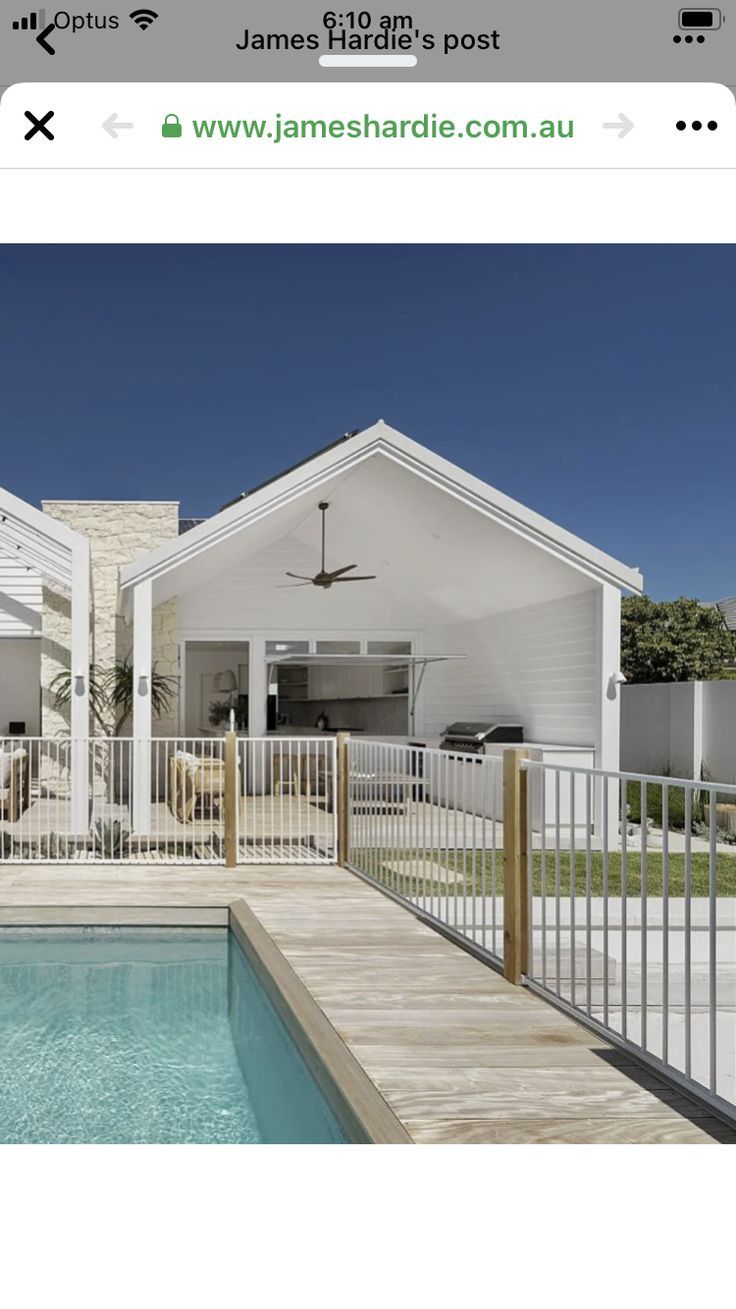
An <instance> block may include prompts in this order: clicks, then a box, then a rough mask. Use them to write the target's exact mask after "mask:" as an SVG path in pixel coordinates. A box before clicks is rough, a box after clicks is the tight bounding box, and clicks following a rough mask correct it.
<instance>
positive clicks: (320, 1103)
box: [0, 927, 346, 1144]
mask: <svg viewBox="0 0 736 1309" xmlns="http://www.w3.org/2000/svg"><path fill="white" fill-rule="evenodd" d="M345 1140H346V1137H345V1135H344V1133H343V1131H342V1129H341V1127H340V1124H339V1123H338V1121H337V1119H336V1118H335V1116H334V1114H333V1113H332V1111H331V1109H330V1107H329V1105H328V1104H327V1101H326V1100H325V1098H324V1096H323V1095H322V1093H321V1091H320V1089H319V1087H318V1086H317V1084H316V1082H315V1081H314V1079H313V1077H312V1075H311V1073H310V1071H309V1069H308V1067H307V1065H306V1064H305V1062H304V1060H303V1059H302V1057H301V1055H300V1053H299V1051H298V1050H297V1048H296V1046H295V1045H294V1042H293V1041H292V1039H291V1036H290V1035H289V1033H288V1031H287V1030H286V1027H285V1026H284V1024H283V1022H282V1021H281V1019H280V1017H279V1016H278V1014H277V1013H276V1011H275V1010H274V1008H273V1006H272V1004H271V1002H270V1000H269V998H268V996H267V995H266V993H265V991H264V990H263V988H262V986H261V985H260V983H259V981H258V980H257V978H256V976H255V974H254V972H253V969H252V967H251V965H250V964H249V962H248V960H247V959H246V957H245V955H244V954H243V952H242V950H241V949H240V946H239V945H238V943H237V941H236V940H235V938H234V937H233V935H232V933H230V932H229V931H228V930H227V928H197V929H187V930H183V929H171V930H160V929H158V928H155V929H154V928H117V927H113V928H97V927H95V928H75V929H66V928H64V929H58V928H43V929H20V928H2V929H0V1143H2V1144H13V1143H52V1142H53V1143H60V1144H65V1143H66V1144H70V1143H82V1142H84V1143H90V1144H91V1143H95V1144H103V1143H107V1144H111V1143H119V1144H124V1143H125V1144H128V1143H138V1144H144V1143H164V1144H165V1143H170V1144H175V1143H185V1142H189V1143H201V1144H258V1143H263V1144H275V1143H313V1144H326V1143H341V1142H344V1141H345Z"/></svg>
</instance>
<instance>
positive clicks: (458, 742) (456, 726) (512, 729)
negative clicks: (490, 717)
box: [440, 722, 524, 754]
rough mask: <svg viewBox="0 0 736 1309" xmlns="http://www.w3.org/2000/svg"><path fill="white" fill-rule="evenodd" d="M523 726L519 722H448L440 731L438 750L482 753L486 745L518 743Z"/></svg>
mask: <svg viewBox="0 0 736 1309" xmlns="http://www.w3.org/2000/svg"><path fill="white" fill-rule="evenodd" d="M523 740H524V728H523V727H522V726H521V725H520V724H519V723H465V722H463V723H450V725H449V727H446V728H445V730H444V732H443V733H442V740H441V741H440V750H452V751H453V752H454V753H455V754H483V753H484V752H485V747H486V746H487V745H498V744H502V745H520V744H521V743H522V742H523Z"/></svg>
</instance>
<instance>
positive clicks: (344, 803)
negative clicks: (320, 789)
mask: <svg viewBox="0 0 736 1309" xmlns="http://www.w3.org/2000/svg"><path fill="white" fill-rule="evenodd" d="M349 736H350V733H349V732H338V734H337V862H338V864H340V865H341V867H343V868H344V867H345V866H346V865H347V862H348V844H349V839H350V838H349V832H348V808H349V793H350V787H349V785H348V738H349Z"/></svg>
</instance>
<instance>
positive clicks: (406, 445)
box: [0, 421, 642, 794]
mask: <svg viewBox="0 0 736 1309" xmlns="http://www.w3.org/2000/svg"><path fill="white" fill-rule="evenodd" d="M15 504H16V508H17V507H18V506H20V505H21V502H15ZM320 505H322V506H324V505H327V506H328V508H327V509H325V510H321V509H320ZM26 508H27V509H28V507H26ZM44 508H45V510H46V512H45V513H44V514H41V513H39V511H37V510H29V513H30V516H31V518H32V519H33V523H32V524H31V526H30V527H29V528H28V530H29V531H31V530H32V529H33V530H36V531H37V530H38V524H39V522H42V523H44V522H45V523H46V524H48V525H49V531H50V532H51V533H52V534H55V536H56V538H58V540H59V541H60V540H61V538H63V542H64V548H65V549H67V551H68V550H69V549H71V543H72V542H75V541H76V542H78V541H80V540H81V541H83V542H85V543H89V544H90V546H91V575H92V586H91V590H92V604H91V613H92V622H91V628H90V639H91V660H92V662H93V663H97V664H98V665H99V664H101V663H102V664H105V663H109V662H110V661H111V660H113V659H114V658H116V657H121V656H122V655H125V654H127V653H128V652H129V651H130V650H132V658H133V662H134V691H135V694H134V713H133V721H132V724H131V727H132V734H133V735H134V737H135V738H136V739H137V740H138V741H139V742H141V743H143V742H147V741H148V739H149V738H150V737H151V734H152V733H153V734H154V735H155V734H159V735H167V736H177V735H178V736H187V737H191V736H197V735H206V734H208V733H210V734H211V733H213V732H215V733H216V732H218V731H219V732H220V733H221V732H222V730H223V728H224V725H225V717H226V713H227V711H228V710H229V709H230V708H231V707H232V708H233V709H234V710H235V711H236V715H237V718H238V724H239V726H240V727H241V729H242V730H243V731H245V732H248V733H249V734H250V735H251V736H261V735H264V734H266V733H267V732H271V731H273V732H277V731H279V730H281V731H285V732H291V733H295V732H298V731H299V730H304V729H309V730H311V731H313V730H314V727H315V724H316V722H317V720H318V718H319V720H320V724H322V723H323V722H324V719H325V718H326V719H327V720H328V726H329V727H330V728H334V729H340V728H344V729H349V730H353V731H364V732H367V733H370V734H371V735H384V736H390V737H395V738H396V737H398V738H407V737H410V738H411V739H418V740H420V741H431V740H432V739H433V738H436V737H437V736H438V735H439V734H440V733H441V732H442V731H443V730H444V729H445V728H446V726H447V725H448V724H449V723H450V722H452V721H453V720H458V719H470V720H473V719H478V720H482V721H495V722H504V721H505V722H514V723H519V724H521V725H522V726H523V729H524V733H525V739H526V740H527V741H530V742H535V743H541V744H547V745H551V746H558V747H575V748H576V749H580V750H584V751H586V752H589V754H590V760H591V762H593V761H594V762H595V764H596V765H597V766H599V767H609V768H616V767H617V766H618V758H619V699H618V684H617V678H616V674H617V673H618V667H619V629H620V599H621V593H622V591H631V592H640V591H641V590H642V578H641V574H640V573H639V572H638V571H637V570H636V569H634V568H631V567H628V566H626V565H624V564H622V563H619V562H618V561H617V560H615V559H613V558H611V557H610V556H609V555H607V554H604V553H603V552H602V551H600V550H598V549H596V548H595V547H594V546H591V545H588V544H587V543H586V542H584V541H582V540H580V539H579V538H578V537H576V536H574V535H573V534H572V533H570V532H568V531H566V530H564V529H563V528H561V527H558V526H557V525H556V524H554V523H552V522H550V521H549V520H548V519H545V518H543V517H542V516H541V515H539V514H537V513H535V512H534V511H532V510H530V509H527V508H526V507H525V506H523V505H521V504H519V503H518V502H517V501H514V500H512V499H510V498H509V497H508V496H506V495H503V494H502V493H501V492H499V491H497V490H495V489H494V488H493V487H491V486H489V485H487V484H486V483H484V482H482V481H480V480H479V479H478V478H476V477H473V476H472V475H470V474H469V473H467V472H465V471H464V470H463V469H461V468H459V467H457V466H456V465H454V464H452V463H450V462H449V461H448V460H446V459H443V458H441V457H440V456H438V455H436V454H434V453H433V452H431V451H430V450H428V449H426V448H425V447H423V446H422V445H419V444H418V443H417V442H415V441H413V440H411V439H409V438H408V437H406V436H403V435H402V434H401V433H400V432H397V431H395V430H394V429H393V428H391V427H389V426H387V425H386V424H385V423H384V422H382V421H380V422H378V423H376V424H375V425H374V426H372V427H370V428H368V429H366V430H365V431H362V432H358V433H355V434H353V435H350V436H346V437H344V438H342V439H341V440H340V441H338V442H336V443H335V444H333V445H331V446H329V447H328V448H326V449H324V450H321V451H319V452H318V453H316V454H315V455H314V456H312V457H311V458H309V459H307V460H305V461H304V462H302V463H301V464H299V465H297V466H296V467H294V468H292V469H289V470H288V471H286V472H284V473H282V474H281V475H279V476H277V477H275V478H274V479H273V480H271V481H269V482H267V483H265V484H264V485H262V486H260V487H257V488H255V489H254V490H252V491H248V492H244V493H243V494H242V495H241V496H239V497H238V498H237V499H236V500H234V501H233V502H232V503H231V504H229V505H228V506H226V507H225V508H224V509H222V510H221V511H220V512H219V513H217V514H215V515H213V516H212V517H211V518H208V519H205V520H203V521H199V522H194V523H193V524H192V522H191V521H188V522H186V523H183V524H181V525H180V524H179V521H178V506H177V505H176V503H175V502H165V503H163V504H161V503H150V502H144V501H141V502H135V503H124V502H123V503H105V504H98V503H95V504H90V503H89V502H87V503H85V502H45V503H44ZM59 520H62V521H61V522H60V521H59ZM323 524H324V530H325V547H324V548H325V568H326V570H327V571H328V572H329V571H331V570H348V566H349V565H355V568H353V569H352V570H348V571H344V572H342V574H341V580H339V581H335V583H334V584H333V585H330V586H323V585H313V584H310V583H309V581H306V582H303V583H300V582H299V581H297V580H296V579H295V578H292V577H290V576H289V574H297V575H299V577H302V578H312V577H315V576H316V575H317V574H318V573H319V571H320V569H321V565H322V535H321V534H322V529H323ZM182 528H185V529H186V530H182ZM16 544H17V543H16V542H15V540H14V539H12V538H6V537H5V536H4V535H3V534H2V533H0V557H2V558H3V560H4V561H5V568H4V570H3V571H2V572H0V591H2V597H0V613H1V614H2V622H1V624H0V667H2V679H0V680H1V684H2V688H3V690H2V696H1V697H0V735H4V734H5V733H7V732H8V730H9V727H10V724H11V723H15V724H17V723H18V722H21V723H23V722H25V725H26V726H25V730H26V731H28V732H32V731H33V730H35V729H36V722H37V719H36V718H35V717H34V703H35V704H37V703H38V685H39V682H38V679H39V670H40V682H41V688H42V691H43V703H42V707H41V718H40V721H38V728H39V729H40V731H41V733H42V734H44V735H56V734H58V733H59V732H63V731H65V730H66V731H68V730H69V725H68V724H67V723H66V722H65V720H64V716H63V714H62V715H60V714H59V711H58V709H57V708H55V707H54V704H53V697H51V696H50V695H49V692H48V686H49V682H50V681H51V679H52V674H53V673H54V672H55V671H58V669H59V667H61V666H63V665H64V663H65V662H66V664H67V667H69V666H72V668H73V672H74V675H75V678H78V679H79V680H78V687H77V691H78V696H82V693H83V691H84V689H85V684H84V683H83V681H82V680H81V675H82V673H83V668H81V667H80V668H77V666H76V664H77V662H78V658H77V657H76V656H75V657H74V658H73V657H72V656H71V654H70V652H69V645H70V641H71V632H72V623H71V615H70V607H69V602H68V590H67V591H65V590H64V581H65V578H66V582H67V583H69V580H70V579H69V577H67V576H66V574H65V578H61V577H60V576H59V575H56V576H55V575H53V572H52V575H51V576H48V575H47V574H48V567H47V574H44V572H43V569H44V566H47V560H46V559H45V558H44V557H41V556H40V555H38V554H36V555H35V556H34V557H30V556H29V558H28V559H27V560H25V561H24V563H23V573H22V575H21V573H20V572H19V571H18V567H19V563H18V551H17V549H15V546H16ZM58 548H61V546H59V547H58ZM351 572H352V574H354V575H357V576H360V577H363V576H365V577H367V578H368V579H369V580H365V581H359V580H355V576H353V577H352V578H351ZM343 579H344V580H343ZM83 580H84V579H83V578H82V582H83ZM42 582H43V586H44V589H43V597H42V598H41V585H42ZM348 583H350V584H348ZM59 587H61V591H60V590H59ZM60 597H61V598H60ZM65 597H66V598H65ZM86 603H87V601H86V599H85V598H82V599H81V600H80V601H79V602H78V604H77V606H76V609H77V620H76V621H77V638H76V639H77V646H78V647H79V642H80V639H81V637H80V630H79V613H80V612H81V607H82V606H83V605H85V604H86ZM39 614H40V636H39ZM21 642H22V643H23V644H22V645H20V644H19V643H21ZM39 646H40V649H41V653H40V657H39V652H38V647H39ZM453 655H454V656H459V655H462V656H464V658H462V659H459V658H450V657H449V656H453ZM366 656H370V658H366ZM429 656H446V657H443V658H441V659H439V658H438V659H437V661H436V662H431V663H428V662H425V661H426V660H427V659H428V657H429ZM70 660H71V665H70V662H69V661H70ZM154 663H155V664H156V666H157V667H158V668H159V669H163V670H164V671H166V672H167V673H168V674H170V675H173V676H174V677H176V678H177V679H178V685H179V696H178V702H177V703H176V704H175V705H174V706H173V708H172V710H171V713H170V717H169V718H168V719H167V720H165V721H164V722H160V721H159V722H157V721H155V720H154V719H153V715H152V712H151V695H150V687H151V681H150V678H151V671H152V667H153V665H154ZM72 703H73V704H74V700H73V702H72ZM85 704H86V701H85ZM218 715H219V717H218ZM76 723H77V728H76V729H75V730H78V724H79V705H78V704H77V707H76ZM126 730H127V729H126ZM139 777H140V786H141V787H142V788H143V790H142V794H143V792H144V791H145V787H146V779H145V773H144V770H140V772H139ZM137 785H138V784H137Z"/></svg>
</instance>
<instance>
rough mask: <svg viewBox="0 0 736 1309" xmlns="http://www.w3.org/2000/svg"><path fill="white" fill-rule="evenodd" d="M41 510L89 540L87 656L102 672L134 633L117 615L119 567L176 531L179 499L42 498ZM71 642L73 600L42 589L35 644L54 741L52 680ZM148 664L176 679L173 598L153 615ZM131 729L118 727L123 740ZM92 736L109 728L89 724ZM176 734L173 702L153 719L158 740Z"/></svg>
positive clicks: (64, 719)
mask: <svg viewBox="0 0 736 1309" xmlns="http://www.w3.org/2000/svg"><path fill="white" fill-rule="evenodd" d="M42 508H43V511H44V513H47V514H49V515H50V516H51V517H52V518H56V519H58V520H59V522H62V523H66V524H67V525H68V526H69V527H73V528H74V529H75V531H77V532H81V533H82V534H83V535H85V536H87V537H89V540H90V546H91V557H92V612H93V619H92V641H91V650H90V659H91V662H92V663H93V664H95V665H96V666H97V667H99V668H103V669H107V668H109V667H110V666H111V664H112V663H113V662H114V661H115V660H116V659H122V658H124V657H125V655H127V654H130V653H131V651H132V648H133V630H132V627H128V625H127V624H126V623H125V621H124V620H123V618H122V617H121V616H120V614H119V613H118V587H119V575H120V568H121V566H122V565H123V564H127V563H130V562H131V560H133V559H136V558H137V557H138V556H139V555H141V554H144V553H145V551H147V550H152V549H153V548H154V547H155V546H157V545H162V544H163V543H164V542H165V541H170V540H171V539H172V538H175V537H176V536H177V535H178V531H179V505H178V502H177V501H174V500H172V501H145V500H127V501H125V500H124V501H112V502H111V501H93V500H44V501H43V502H42ZM70 641H71V599H70V596H69V595H68V594H64V593H63V592H60V591H56V590H54V589H52V588H50V587H48V586H45V587H44V591H43V633H42V640H41V689H42V710H41V712H42V733H43V735H46V736H57V735H63V734H67V733H68V732H69V717H68V714H60V713H59V712H58V711H57V710H55V709H54V708H53V695H52V694H51V692H50V691H49V686H50V683H51V682H52V680H53V678H54V677H55V675H56V674H57V673H58V672H59V670H60V669H62V668H68V667H69V660H70V653H69V651H70ZM153 660H154V663H155V664H156V666H157V669H158V671H159V672H162V673H167V674H168V675H170V676H173V677H179V646H178V614H177V601H176V600H168V601H167V602H166V603H165V604H163V605H159V607H158V608H157V609H154V612H153ZM131 727H132V724H131V723H130V722H127V723H126V724H124V726H123V728H122V730H121V733H120V734H121V735H123V736H127V735H130V732H131ZM90 730H91V731H92V733H93V734H95V735H102V734H104V732H105V730H107V732H111V731H112V730H113V723H112V722H107V721H106V722H105V724H104V726H103V725H101V724H100V723H97V722H95V721H94V720H93V721H92V723H91V727H90ZM178 730H179V706H178V697H175V699H174V702H173V703H172V707H171V710H170V712H169V714H167V715H166V717H165V718H161V719H156V718H154V721H153V732H154V735H156V736H176V735H177V734H178Z"/></svg>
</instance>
